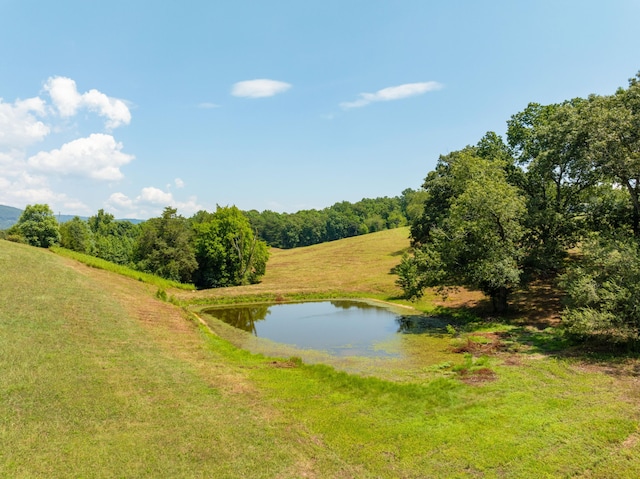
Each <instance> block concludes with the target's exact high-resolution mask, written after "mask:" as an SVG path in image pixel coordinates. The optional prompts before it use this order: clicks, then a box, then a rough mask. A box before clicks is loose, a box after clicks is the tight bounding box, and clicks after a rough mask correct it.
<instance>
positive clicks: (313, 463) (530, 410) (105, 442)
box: [0, 229, 640, 478]
mask: <svg viewBox="0 0 640 479" xmlns="http://www.w3.org/2000/svg"><path fill="white" fill-rule="evenodd" d="M407 247H408V240H407V231H406V229H397V230H388V231H383V232H380V233H375V234H370V235H364V236H361V237H356V238H349V239H346V240H340V241H336V242H332V243H325V244H322V245H315V246H310V247H306V248H298V249H293V250H273V251H272V254H271V259H270V261H269V263H268V268H267V274H266V275H265V276H264V278H263V280H262V282H261V283H260V284H257V285H251V286H243V287H237V288H222V289H216V290H207V291H190V290H183V289H179V288H175V287H173V286H172V285H158V284H154V283H153V282H152V281H149V282H145V280H144V278H140V277H134V278H130V277H127V276H125V275H123V274H119V273H118V272H115V271H110V270H108V269H100V268H99V267H96V266H95V265H94V267H90V266H87V265H85V264H83V263H81V262H79V261H78V259H77V258H76V259H74V258H69V257H65V256H61V255H59V254H54V253H53V252H51V251H48V250H43V249H38V248H33V247H29V246H25V245H21V244H15V243H9V242H6V241H0V264H1V265H2V268H1V269H0V281H1V284H2V294H1V295H0V378H2V379H1V380H0V476H1V477H20V478H29V477H172V478H173V477H217V478H238V477H252V478H254V477H255V478H301V477H307V478H324V477H331V478H334V477H336V478H374V477H375V478H378V477H382V478H399V477H400V478H423V477H586V478H598V477H601V478H608V477H629V478H632V477H638V476H640V433H639V432H638V425H639V420H640V414H639V413H640V411H639V409H638V404H639V399H640V386H639V384H638V380H637V371H638V370H640V363H639V362H638V361H637V359H636V357H634V356H629V355H622V356H620V355H619V356H613V355H607V354H604V353H602V352H597V351H587V350H584V349H580V348H576V347H574V346H571V345H570V344H569V343H567V341H566V339H565V338H564V336H563V335H562V332H561V330H560V329H559V328H558V325H557V319H556V318H557V302H556V299H557V298H555V297H553V295H549V296H545V295H544V294H540V291H541V288H540V289H538V290H533V291H523V292H521V294H520V295H519V297H518V302H517V305H516V306H517V307H516V309H515V311H514V312H513V313H512V314H511V315H510V317H509V318H507V319H498V318H492V317H490V316H487V315H486V314H484V310H483V305H484V300H483V298H482V296H481V295H478V294H477V293H472V292H466V291H460V292H458V293H453V294H452V295H450V296H449V298H448V299H446V300H443V299H441V298H440V297H438V296H437V295H435V294H431V295H427V296H426V297H425V298H424V299H423V300H422V301H421V302H419V303H407V302H404V301H402V300H399V299H398V297H399V295H400V291H399V290H398V289H397V287H396V286H395V284H394V280H395V277H394V275H392V274H390V271H391V269H392V268H393V266H394V265H395V264H397V263H398V262H399V260H400V257H401V254H402V252H403V251H404V250H405V249H406V248H407ZM545 292H547V293H548V291H547V290H545ZM534 293H535V294H534ZM334 297H335V298H337V297H344V298H347V297H350V298H353V297H362V298H370V299H374V300H378V301H385V302H390V303H393V304H396V305H402V306H408V307H412V308H415V310H416V312H421V313H422V312H426V313H434V312H437V313H438V314H449V317H450V318H451V323H452V327H451V331H450V334H448V335H443V336H442V337H440V338H439V341H441V342H444V343H446V344H447V345H448V346H449V351H448V353H447V354H449V355H450V356H449V357H450V359H447V360H443V358H441V357H438V358H435V357H433V356H432V355H431V354H428V351H427V352H425V355H424V357H423V359H422V363H421V364H413V365H411V367H409V368H406V369H403V368H396V369H392V370H387V371H386V372H384V373H383V372H380V371H376V370H363V372H362V373H360V374H353V373H348V372H345V371H344V370H340V369H339V368H335V367H332V366H330V365H326V364H307V363H305V362H303V361H301V360H300V359H299V358H297V357H289V356H287V355H284V356H282V357H275V356H271V355H269V356H267V355H264V354H254V353H251V352H248V351H246V350H243V349H239V348H237V347H235V346H233V345H232V344H231V342H229V341H227V340H226V339H223V338H222V337H221V336H219V335H218V334H215V333H214V332H213V329H212V328H211V327H210V326H209V325H207V324H206V323H203V322H202V321H200V319H199V315H198V310H199V308H201V307H203V306H204V305H208V304H222V303H229V302H244V301H264V300H273V301H288V300H302V299H321V298H334ZM545 305H546V308H545ZM468 307H472V308H475V309H471V310H469V309H466V308H468ZM415 346H416V347H420V342H419V341H418V340H416V343H415ZM376 372H380V374H376Z"/></svg>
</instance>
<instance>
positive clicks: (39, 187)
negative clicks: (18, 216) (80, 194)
mask: <svg viewBox="0 0 640 479" xmlns="http://www.w3.org/2000/svg"><path fill="white" fill-rule="evenodd" d="M34 203H47V204H49V205H55V207H57V208H65V211H68V210H67V208H69V209H73V210H74V211H84V212H89V208H88V207H87V206H86V205H85V204H84V203H82V202H81V201H79V200H76V199H73V198H69V197H68V196H67V195H66V194H64V193H56V192H55V191H53V190H52V189H51V188H50V187H49V185H48V182H47V179H46V178H45V177H42V176H37V175H35V176H34V175H30V174H29V173H26V172H23V173H21V174H19V175H17V176H15V177H13V178H0V204H4V205H15V206H17V207H19V208H23V207H24V206H25V205H28V204H34Z"/></svg>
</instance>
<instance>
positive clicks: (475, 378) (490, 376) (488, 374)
mask: <svg viewBox="0 0 640 479" xmlns="http://www.w3.org/2000/svg"><path fill="white" fill-rule="evenodd" d="M497 377H498V375H497V374H496V373H495V372H493V371H492V370H491V369H489V368H480V369H474V370H471V371H469V370H463V371H460V380H461V381H462V382H463V383H465V384H482V383H486V382H490V381H495V380H496V378H497Z"/></svg>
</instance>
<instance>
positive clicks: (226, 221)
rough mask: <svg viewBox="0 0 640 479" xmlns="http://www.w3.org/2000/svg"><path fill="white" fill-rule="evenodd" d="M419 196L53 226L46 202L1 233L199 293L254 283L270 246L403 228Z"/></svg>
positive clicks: (101, 214) (170, 212)
mask: <svg viewBox="0 0 640 479" xmlns="http://www.w3.org/2000/svg"><path fill="white" fill-rule="evenodd" d="M421 195H422V193H421V192H420V191H414V190H412V189H410V188H408V189H406V190H405V191H403V192H402V195H401V196H397V197H393V198H387V197H384V198H376V199H363V200H361V201H359V202H357V203H355V204H352V203H349V202H346V201H345V202H341V203H336V204H335V205H333V206H331V207H329V208H326V209H324V210H303V211H299V212H297V213H293V214H288V213H275V212H273V211H263V212H261V213H259V212H258V211H256V210H252V211H248V212H243V211H241V210H239V209H238V208H236V207H235V206H232V207H218V208H217V209H216V211H215V212H213V213H210V212H207V211H204V210H202V211H198V212H197V213H196V214H194V215H193V216H192V217H191V218H185V217H182V216H181V215H179V214H178V212H177V210H176V209H175V208H171V207H167V208H165V210H164V212H163V213H162V215H161V216H160V217H157V218H151V219H149V220H146V221H143V222H141V223H138V224H135V223H132V222H130V221H126V220H117V219H115V217H114V216H113V215H112V214H110V213H106V212H105V211H104V210H99V211H98V212H97V213H96V214H95V215H93V216H91V217H89V218H88V219H87V220H83V219H81V218H79V217H77V216H76V217H74V218H72V219H71V220H70V221H66V222H63V223H60V224H59V222H58V221H57V220H56V217H55V216H54V214H53V212H52V211H51V209H50V207H49V206H48V205H46V204H36V205H28V206H27V207H26V208H25V210H24V212H23V213H22V215H21V216H20V218H19V220H18V222H17V224H15V225H14V226H13V227H11V228H9V229H8V230H7V231H5V232H4V236H5V237H6V238H7V239H10V240H13V241H21V242H25V243H28V244H31V245H34V246H39V247H45V248H47V247H49V246H52V245H58V244H59V245H61V246H62V247H64V248H68V249H70V250H73V251H78V252H81V253H85V254H88V255H92V256H95V257H98V258H102V259H104V260H107V261H110V262H112V263H115V264H120V265H124V266H128V267H130V268H133V269H136V270H139V271H143V272H147V273H152V274H156V275H158V276H161V277H163V278H167V279H171V280H174V281H180V282H183V283H193V284H195V285H196V286H197V287H199V288H215V287H223V286H236V285H242V284H251V283H255V282H258V281H259V280H260V277H261V276H262V275H264V273H265V270H266V264H267V261H268V257H269V251H268V247H269V246H273V247H278V248H295V247H299V246H308V245H312V244H317V243H322V242H325V241H331V240H336V239H341V238H346V237H349V236H355V235H359V234H364V233H368V232H374V231H380V230H383V229H388V228H395V227H398V226H404V225H406V224H407V223H408V222H409V220H410V218H415V217H417V216H418V214H419V211H420V209H421V208H422V200H423V198H422V196H421Z"/></svg>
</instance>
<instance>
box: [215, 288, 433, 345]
mask: <svg viewBox="0 0 640 479" xmlns="http://www.w3.org/2000/svg"><path fill="white" fill-rule="evenodd" d="M204 312H205V313H206V314H208V315H211V316H213V317H215V318H217V319H219V320H221V321H223V322H225V323H227V324H229V325H231V326H233V327H234V328H237V329H241V330H243V331H246V332H248V333H250V334H252V335H253V336H256V337H259V338H265V339H269V340H271V341H275V342H278V343H283V344H287V345H292V346H295V347H297V348H303V349H314V350H320V351H326V352H328V353H329V354H332V355H338V356H348V355H356V356H369V357H373V356H378V357H379V356H394V357H395V356H397V348H396V349H395V351H388V350H386V349H388V348H386V347H385V344H387V345H388V343H389V342H390V341H392V340H394V339H397V336H398V333H402V334H407V333H420V332H424V331H425V330H427V329H430V330H432V331H433V329H434V328H440V327H444V326H445V325H441V324H440V321H439V320H438V319H436V318H422V317H416V316H401V315H399V314H396V313H394V312H393V311H390V310H389V309H386V308H382V307H379V306H375V305H373V304H369V303H366V302H362V301H345V300H340V301H319V302H307V303H293V304H263V305H243V306H234V307H229V308H211V309H207V310H205V311H204Z"/></svg>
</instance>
